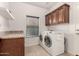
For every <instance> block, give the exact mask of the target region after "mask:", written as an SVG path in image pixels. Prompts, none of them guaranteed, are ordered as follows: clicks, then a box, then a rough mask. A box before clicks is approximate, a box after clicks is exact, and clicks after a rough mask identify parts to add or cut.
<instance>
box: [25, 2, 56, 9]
mask: <svg viewBox="0 0 79 59" xmlns="http://www.w3.org/2000/svg"><path fill="white" fill-rule="evenodd" d="M26 3H28V4H31V5H34V6H37V7H41V8H45V9H49V8H51V7H52V6H54V5H55V4H56V3H57V2H26Z"/></svg>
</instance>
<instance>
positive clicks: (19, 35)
mask: <svg viewBox="0 0 79 59" xmlns="http://www.w3.org/2000/svg"><path fill="white" fill-rule="evenodd" d="M0 38H1V39H11V38H24V34H23V32H19V31H15V32H13V31H12V32H10V31H9V32H5V33H4V34H3V35H0Z"/></svg>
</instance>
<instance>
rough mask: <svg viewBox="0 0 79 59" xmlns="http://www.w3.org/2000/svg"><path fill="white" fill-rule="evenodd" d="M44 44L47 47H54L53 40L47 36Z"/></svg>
mask: <svg viewBox="0 0 79 59" xmlns="http://www.w3.org/2000/svg"><path fill="white" fill-rule="evenodd" d="M44 43H45V45H46V46H47V47H51V46H52V40H51V39H50V37H49V36H45V38H44Z"/></svg>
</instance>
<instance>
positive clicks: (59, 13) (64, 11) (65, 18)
mask: <svg viewBox="0 0 79 59" xmlns="http://www.w3.org/2000/svg"><path fill="white" fill-rule="evenodd" d="M61 23H69V5H68V4H64V5H62V6H60V7H59V8H57V9H56V10H54V11H52V12H51V13H49V14H47V15H46V16H45V24H46V26H49V25H56V24H61Z"/></svg>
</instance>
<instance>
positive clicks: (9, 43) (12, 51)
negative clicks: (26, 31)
mask: <svg viewBox="0 0 79 59" xmlns="http://www.w3.org/2000/svg"><path fill="white" fill-rule="evenodd" d="M0 55H1V56H23V55H24V38H16V39H1V51H0Z"/></svg>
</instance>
